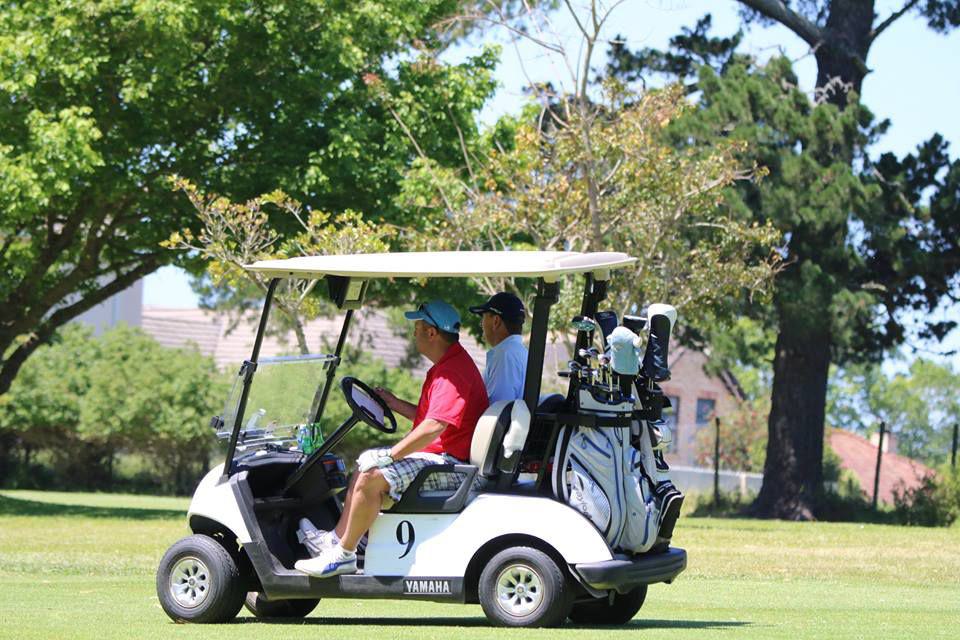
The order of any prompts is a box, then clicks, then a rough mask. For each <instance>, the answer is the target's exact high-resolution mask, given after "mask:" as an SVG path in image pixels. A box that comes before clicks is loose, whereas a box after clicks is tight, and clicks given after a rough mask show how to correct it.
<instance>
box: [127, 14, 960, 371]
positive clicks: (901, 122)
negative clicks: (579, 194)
mask: <svg viewBox="0 0 960 640" xmlns="http://www.w3.org/2000/svg"><path fill="white" fill-rule="evenodd" d="M572 4H573V6H574V7H582V6H584V5H583V3H582V2H580V3H578V2H576V1H575V0H574V1H573V3H572ZM603 4H604V3H603V2H601V5H603ZM606 4H607V5H608V6H609V4H610V3H606ZM738 5H739V3H738V2H736V1H735V0H713V1H709V0H627V1H626V2H624V3H623V4H621V5H620V6H618V7H617V8H616V9H615V10H614V12H613V13H612V14H611V19H610V20H609V23H608V24H609V28H608V29H607V31H606V32H605V33H604V36H605V37H607V38H613V37H615V36H621V37H622V38H624V39H625V40H626V42H627V45H628V46H629V47H630V48H631V49H639V48H642V47H657V48H665V47H666V46H667V45H668V41H669V39H670V38H671V37H672V36H674V35H676V34H678V33H679V32H680V30H681V28H682V27H692V26H693V25H694V24H695V23H696V21H697V20H698V19H699V18H700V17H702V16H703V15H704V14H706V13H710V14H711V15H712V16H713V30H712V33H713V34H714V35H716V36H724V35H731V34H733V33H735V32H736V31H737V29H738V28H740V19H739V17H738V15H737V6H738ZM876 6H877V14H878V15H879V16H881V17H886V16H887V15H889V14H890V13H891V12H892V11H893V10H894V9H896V8H898V7H899V6H901V0H898V1H897V2H890V1H889V0H878V2H877V4H876ZM551 21H552V25H553V31H554V32H555V33H556V34H557V36H558V37H559V41H561V42H563V43H564V46H565V47H566V48H567V49H568V50H570V51H572V52H574V54H575V52H576V51H577V50H578V47H577V43H578V42H579V38H578V37H577V36H578V34H577V32H576V25H575V23H574V22H573V21H572V20H571V19H569V18H568V17H567V14H566V13H565V12H558V13H557V14H555V15H554V16H553V17H552V18H551ZM490 42H496V43H498V44H500V45H501V46H503V55H502V59H501V63H500V66H499V68H498V70H497V79H498V81H499V83H500V88H499V89H498V91H497V94H496V95H495V96H494V98H493V100H491V101H490V103H489V104H488V105H487V107H486V108H485V109H484V110H483V112H482V113H481V119H482V120H483V121H484V122H485V123H488V124H489V123H492V122H494V121H495V120H496V119H497V118H498V117H499V116H501V115H504V114H507V113H513V112H516V111H517V110H518V109H519V108H520V106H521V105H522V103H523V100H524V96H523V87H524V86H526V84H527V82H528V79H529V80H533V81H552V82H553V83H554V85H558V84H560V83H561V82H564V81H566V80H567V78H569V74H568V73H567V72H566V69H565V67H564V65H563V63H562V61H561V60H560V59H559V58H557V57H556V56H555V55H550V54H548V53H547V52H545V51H544V50H543V49H542V48H541V47H539V45H537V44H535V43H532V42H530V41H528V40H522V41H519V42H516V43H514V42H511V40H510V38H509V37H507V34H506V32H505V31H502V30H494V31H492V32H490V31H488V32H486V33H484V34H483V35H482V36H475V37H472V38H471V39H470V40H469V41H468V42H466V43H464V44H462V45H459V46H457V47H456V48H454V49H452V50H451V51H450V52H448V53H447V54H446V58H447V59H448V60H449V61H457V60H459V59H462V58H463V57H465V56H468V55H474V54H476V53H478V52H479V51H480V49H481V47H482V46H483V45H484V44H486V43H490ZM740 51H741V52H747V53H752V54H754V55H755V56H757V57H758V58H760V59H766V58H769V57H770V56H772V55H777V54H780V53H784V54H785V55H787V56H789V57H790V58H791V59H792V60H794V61H795V65H794V66H795V69H796V71H797V74H798V76H799V78H800V85H801V87H802V88H804V89H807V90H809V91H812V89H813V86H814V82H815V80H816V64H815V61H814V60H813V57H812V56H811V55H809V47H808V46H807V45H806V43H804V42H803V41H802V40H800V39H799V38H798V37H796V36H795V35H793V33H792V32H790V31H789V30H787V29H786V28H785V27H782V26H776V27H770V28H763V27H759V26H756V25H754V26H753V27H751V29H750V30H749V31H748V32H747V33H746V36H745V38H744V43H743V44H742V45H741V48H740ZM573 58H574V59H575V58H576V56H575V55H573ZM594 60H595V64H596V65H602V64H603V63H604V61H605V56H604V55H603V54H602V53H597V54H595V55H594ZM958 60H960V30H955V31H953V32H952V33H950V34H948V35H946V36H944V35H939V34H936V33H934V32H933V31H931V30H930V29H928V28H927V27H926V25H925V23H924V22H923V21H922V20H921V19H920V18H918V17H915V16H913V15H906V16H904V17H902V18H901V19H900V20H899V21H897V22H896V23H894V24H893V26H891V27H890V28H889V29H888V30H887V31H886V32H885V33H883V34H881V36H880V37H879V38H878V39H877V41H876V43H874V45H873V47H872V48H871V51H870V55H869V59H868V60H867V64H868V66H869V67H870V68H871V69H872V70H873V71H871V73H870V74H868V75H867V77H866V79H865V80H864V84H863V101H864V102H865V104H866V105H867V106H868V107H869V108H870V109H871V110H872V111H873V113H874V115H875V116H876V117H877V119H884V118H888V119H890V121H891V123H892V124H891V127H890V129H889V131H888V132H887V134H886V135H885V136H884V137H883V138H882V139H881V140H880V141H879V142H878V144H876V145H875V146H874V147H873V151H874V153H879V152H884V151H891V152H894V153H896V154H898V155H901V154H904V153H907V152H909V151H911V150H913V149H914V148H915V146H916V145H917V144H918V143H920V142H922V141H923V140H926V139H928V138H929V137H930V136H931V135H933V134H934V133H936V132H939V133H940V134H941V135H943V136H944V138H945V139H946V140H947V141H948V142H950V144H951V150H952V153H953V155H954V156H956V155H957V154H960V117H958V115H957V114H958V105H960V75H958V74H957V73H956V72H955V64H956V62H957V61H958ZM565 86H569V82H568V81H567V85H565ZM144 304H146V305H156V306H163V307H181V308H185V307H195V306H196V305H197V297H196V295H195V294H194V293H193V292H192V291H191V289H190V285H189V278H188V277H187V275H186V274H185V273H184V272H183V271H182V270H181V269H179V268H177V267H165V268H163V269H160V270H159V271H157V272H156V273H154V274H151V275H150V276H147V278H146V280H145V283H144ZM948 314H950V315H952V316H954V317H956V316H960V305H954V306H953V307H952V308H941V309H940V310H938V311H937V312H936V314H935V315H939V316H941V317H945V316H946V315H948ZM926 348H929V349H944V348H945V349H954V350H957V351H958V352H960V330H955V331H954V332H953V333H952V334H951V335H950V336H949V337H948V339H947V341H946V342H945V344H944V345H943V346H942V347H936V346H935V345H926ZM921 355H925V356H928V355H929V354H927V353H923V352H921ZM950 360H951V361H952V362H953V363H954V367H955V368H956V369H958V370H960V354H958V355H956V356H954V357H953V358H950Z"/></svg>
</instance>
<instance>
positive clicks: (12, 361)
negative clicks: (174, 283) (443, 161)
mask: <svg viewBox="0 0 960 640" xmlns="http://www.w3.org/2000/svg"><path fill="white" fill-rule="evenodd" d="M159 266H160V262H159V260H157V259H156V258H150V259H148V260H145V261H144V263H143V264H141V265H140V266H138V267H136V268H134V269H131V270H130V271H128V272H126V273H125V274H123V275H119V276H117V278H116V279H114V280H113V282H111V283H109V284H107V285H105V286H103V287H101V288H100V289H98V290H97V291H95V292H93V293H91V294H90V295H88V296H86V297H84V298H83V299H81V300H78V301H77V302H74V303H73V304H71V305H67V306H66V307H61V308H60V309H57V310H56V311H54V312H53V313H52V314H51V315H50V317H48V318H47V319H46V320H45V321H44V322H42V323H41V324H40V326H38V327H37V329H36V331H34V332H33V333H31V334H30V335H29V337H28V338H27V339H26V340H25V341H24V342H23V343H22V344H20V345H19V346H18V347H17V348H16V349H14V350H13V352H12V353H11V354H10V355H9V357H7V358H5V359H4V360H3V365H2V366H0V395H3V394H4V393H6V392H7V391H9V390H10V385H11V384H12V383H13V380H14V378H15V377H16V376H17V373H18V372H19V371H20V367H22V366H23V363H24V362H25V361H26V360H27V358H28V357H29V356H30V354H32V353H33V352H34V351H36V350H37V348H38V347H39V346H41V345H42V344H44V343H46V342H48V341H49V340H50V338H51V337H52V336H53V334H54V332H55V331H56V330H57V329H58V328H59V327H61V326H63V325H64V324H66V323H67V322H69V321H70V320H72V319H74V318H76V317H77V316H79V315H80V314H81V313H83V312H84V311H87V310H89V309H92V308H93V307H95V306H96V305H98V304H100V303H101V302H103V301H104V300H106V299H107V298H109V297H110V296H112V295H114V294H117V293H120V292H121V291H123V290H124V289H126V288H127V287H129V286H130V285H131V284H133V283H134V282H136V281H137V280H139V279H140V278H142V277H144V276H146V275H147V274H149V273H151V272H153V271H155V270H156V269H157V268H158V267H159Z"/></svg>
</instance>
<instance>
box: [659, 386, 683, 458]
mask: <svg viewBox="0 0 960 640" xmlns="http://www.w3.org/2000/svg"><path fill="white" fill-rule="evenodd" d="M667 399H668V400H669V401H670V406H669V407H667V406H665V407H663V411H662V413H661V417H662V418H663V422H664V423H665V424H666V426H667V428H668V429H670V433H672V434H673V442H671V443H670V446H668V447H667V449H666V452H665V453H670V452H673V451H676V450H677V437H678V436H679V433H678V432H677V416H679V415H680V398H678V397H677V396H667Z"/></svg>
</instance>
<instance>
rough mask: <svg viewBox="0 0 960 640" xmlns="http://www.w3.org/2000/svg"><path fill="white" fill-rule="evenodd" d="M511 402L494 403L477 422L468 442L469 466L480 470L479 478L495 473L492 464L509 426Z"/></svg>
mask: <svg viewBox="0 0 960 640" xmlns="http://www.w3.org/2000/svg"><path fill="white" fill-rule="evenodd" d="M513 402H514V401H513V400H500V401H498V402H494V403H493V404H491V405H490V406H489V407H487V410H486V411H484V412H483V415H482V416H480V419H479V420H477V428H476V429H474V431H473V439H472V440H471V441H470V464H472V465H474V466H475V467H478V468H479V469H480V475H481V476H488V475H491V474H492V473H495V465H493V464H492V462H493V461H495V459H496V457H497V456H498V455H499V452H500V446H501V444H502V443H503V435H504V433H506V430H507V428H508V427H509V426H510V409H511V407H512V405H513Z"/></svg>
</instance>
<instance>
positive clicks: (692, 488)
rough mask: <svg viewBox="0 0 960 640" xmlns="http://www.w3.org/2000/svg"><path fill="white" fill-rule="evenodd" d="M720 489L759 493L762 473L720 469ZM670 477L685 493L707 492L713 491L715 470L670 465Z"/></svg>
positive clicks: (745, 493)
mask: <svg viewBox="0 0 960 640" xmlns="http://www.w3.org/2000/svg"><path fill="white" fill-rule="evenodd" d="M719 475H720V478H719V479H720V490H721V491H727V492H734V491H736V492H739V493H740V495H741V496H746V495H747V494H751V493H754V494H755V493H758V492H759V491H760V485H761V484H763V474H762V473H748V472H746V471H724V470H721V471H720V474H719ZM670 479H671V480H672V481H673V484H675V485H676V486H677V488H679V489H680V490H681V491H683V492H684V493H691V492H693V493H707V492H712V491H713V482H714V470H713V469H705V468H701V467H681V466H674V465H671V466H670Z"/></svg>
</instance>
